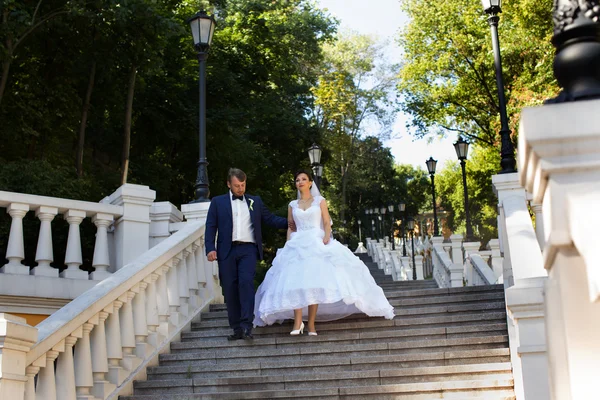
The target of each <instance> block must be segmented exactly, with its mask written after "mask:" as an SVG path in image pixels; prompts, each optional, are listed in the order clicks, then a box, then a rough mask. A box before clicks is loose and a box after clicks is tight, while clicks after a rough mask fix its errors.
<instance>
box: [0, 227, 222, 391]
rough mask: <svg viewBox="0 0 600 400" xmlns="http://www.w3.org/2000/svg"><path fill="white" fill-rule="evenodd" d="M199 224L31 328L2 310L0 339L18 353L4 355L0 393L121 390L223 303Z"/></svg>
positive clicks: (182, 232)
mask: <svg viewBox="0 0 600 400" xmlns="http://www.w3.org/2000/svg"><path fill="white" fill-rule="evenodd" d="M204 229H205V223H204V222H203V221H197V222H188V223H186V224H185V226H184V227H183V228H182V229H180V230H179V231H178V232H177V233H175V234H173V235H172V236H171V237H169V238H167V239H166V240H164V241H163V242H161V243H159V244H158V245H157V246H155V247H154V248H152V249H150V250H148V251H146V252H145V253H144V254H142V255H141V256H140V257H138V258H137V259H135V260H134V261H133V262H131V263H129V264H127V265H126V266H124V267H123V268H122V269H120V270H119V271H117V272H116V273H114V274H112V276H110V277H109V278H107V279H105V280H103V281H102V282H100V283H99V284H97V285H96V286H94V287H93V288H92V289H90V290H88V291H86V292H85V293H83V294H82V295H80V296H79V297H77V298H76V299H75V300H73V301H72V302H71V303H69V304H67V305H66V306H65V307H63V308H62V309H60V310H59V311H57V312H55V313H54V314H52V315H51V316H50V317H49V318H47V319H46V320H44V321H43V322H41V323H40V324H39V325H38V326H37V328H33V327H29V326H27V325H25V324H23V323H22V321H19V320H18V318H16V317H12V316H7V317H6V316H5V315H4V314H3V315H0V327H2V326H3V325H4V326H7V327H8V328H6V329H0V335H3V336H4V337H2V338H1V339H2V340H0V342H2V343H19V346H15V349H16V350H15V349H12V350H13V351H11V352H5V351H3V352H2V358H0V364H1V365H0V371H6V369H7V367H8V366H11V365H13V366H18V367H19V368H13V371H12V372H11V374H10V375H6V376H2V377H1V378H2V379H0V397H2V398H7V399H8V398H10V399H11V400H22V399H26V400H33V399H61V400H63V399H64V400H75V399H76V398H82V397H90V396H92V397H95V398H101V399H109V398H116V397H117V395H119V394H125V393H123V389H124V388H127V387H130V386H131V383H132V381H133V379H136V377H139V376H140V374H143V373H144V371H145V367H146V366H147V364H148V363H149V362H151V361H152V360H154V359H156V358H157V357H158V353H159V351H161V350H162V349H163V348H165V346H167V345H168V343H169V342H170V341H171V340H173V339H174V338H175V337H176V335H178V334H179V333H180V332H181V330H182V329H183V328H185V327H186V326H187V325H188V324H189V323H190V322H191V320H192V319H193V318H195V317H196V316H197V315H198V314H199V313H200V312H201V310H202V309H203V308H205V307H206V306H207V305H208V304H209V303H211V302H213V301H215V300H217V299H218V300H219V301H222V296H221V295H220V287H219V284H218V281H217V280H216V278H215V275H216V269H215V268H214V265H213V263H209V262H208V261H207V260H206V257H205V256H204V240H203V236H204ZM11 327H17V328H13V329H12V330H11V329H9V328H11ZM36 334H37V336H38V339H37V340H35V342H34V341H33V340H32V338H35V336H36ZM4 348H5V349H6V348H7V347H6V346H4ZM73 349H74V351H73ZM0 350H2V347H1V346H0ZM55 360H56V371H55ZM36 376H37V384H35V381H36ZM4 396H8V397H4Z"/></svg>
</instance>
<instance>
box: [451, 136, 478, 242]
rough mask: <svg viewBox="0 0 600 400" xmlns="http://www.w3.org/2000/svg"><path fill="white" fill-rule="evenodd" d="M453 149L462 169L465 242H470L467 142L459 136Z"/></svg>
mask: <svg viewBox="0 0 600 400" xmlns="http://www.w3.org/2000/svg"><path fill="white" fill-rule="evenodd" d="M454 150H456V156H457V157H458V159H459V160H460V168H461V169H462V180H463V193H464V198H465V219H466V222H465V224H466V225H467V235H466V237H465V242H472V241H474V237H473V227H472V226H471V215H470V214H469V193H468V191H467V172H466V168H465V165H466V163H467V153H468V151H469V142H466V141H465V140H464V139H463V138H462V137H459V138H458V141H457V142H456V143H454Z"/></svg>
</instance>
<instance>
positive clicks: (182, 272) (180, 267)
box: [175, 252, 190, 316]
mask: <svg viewBox="0 0 600 400" xmlns="http://www.w3.org/2000/svg"><path fill="white" fill-rule="evenodd" d="M175 258H177V259H178V260H179V264H177V277H178V278H179V312H180V313H181V314H182V315H184V316H187V315H188V313H189V297H190V291H189V287H188V273H187V264H186V262H185V256H184V254H183V252H182V253H180V254H178V255H177V256H176V257H175Z"/></svg>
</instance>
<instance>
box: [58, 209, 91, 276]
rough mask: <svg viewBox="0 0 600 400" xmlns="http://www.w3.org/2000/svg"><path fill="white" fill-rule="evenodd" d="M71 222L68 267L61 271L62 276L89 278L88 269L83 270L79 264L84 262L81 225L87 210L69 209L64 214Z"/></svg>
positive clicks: (67, 254)
mask: <svg viewBox="0 0 600 400" xmlns="http://www.w3.org/2000/svg"><path fill="white" fill-rule="evenodd" d="M64 218H65V219H66V220H67V222H68V223H69V238H68V241H67V253H66V255H65V264H66V265H67V269H65V270H64V271H63V272H61V273H60V276H61V278H71V279H88V273H87V271H82V270H81V269H79V266H80V265H81V263H82V262H83V258H82V257H81V234H80V231H79V225H80V224H81V221H83V219H84V218H85V211H79V210H69V211H67V212H66V213H65V214H64Z"/></svg>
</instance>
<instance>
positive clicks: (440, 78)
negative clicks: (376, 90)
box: [398, 0, 557, 146]
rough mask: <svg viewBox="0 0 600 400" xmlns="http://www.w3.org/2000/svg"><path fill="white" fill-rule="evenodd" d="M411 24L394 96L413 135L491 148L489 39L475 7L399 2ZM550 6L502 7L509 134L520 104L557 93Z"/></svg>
mask: <svg viewBox="0 0 600 400" xmlns="http://www.w3.org/2000/svg"><path fill="white" fill-rule="evenodd" d="M402 7H403V10H404V11H405V12H406V13H407V15H408V16H409V17H410V19H411V22H410V23H409V24H408V25H407V26H406V28H405V29H404V30H403V31H402V32H401V34H400V37H399V42H400V44H401V45H402V46H403V47H404V50H405V57H404V64H403V65H402V68H401V70H400V79H401V80H400V83H399V85H398V89H399V92H400V94H401V96H402V108H403V110H404V111H405V112H406V113H408V114H410V115H411V116H412V121H411V122H410V127H411V128H412V131H413V133H414V134H415V135H417V136H426V135H429V134H432V133H433V134H438V135H445V134H446V133H448V132H449V131H457V132H460V133H461V134H462V135H464V136H466V137H470V138H472V139H475V140H477V141H479V142H480V143H481V145H483V146H497V144H498V136H497V131H498V127H499V115H498V102H497V89H496V82H495V69H494V64H493V52H492V48H491V36H490V31H489V27H488V23H487V21H486V16H485V15H484V13H483V11H482V9H481V4H480V3H478V2H473V1H468V0H449V1H444V2H435V3H431V2H426V1H422V0H406V1H403V2H402ZM551 10H552V1H551V0H543V1H537V2H536V1H531V0H518V1H513V2H507V3H506V4H503V13H502V14H501V16H500V26H499V36H500V44H501V54H502V58H503V60H502V66H503V76H504V83H505V92H506V97H507V101H508V113H509V115H512V116H515V118H513V119H512V121H511V122H512V124H511V125H512V128H513V129H512V130H513V132H514V131H515V129H514V128H515V125H516V122H517V118H516V116H517V115H518V112H519V111H520V109H521V108H522V107H524V106H528V105H533V104H540V103H541V101H543V100H544V99H545V98H548V97H551V96H552V95H554V94H555V93H556V92H557V86H556V82H555V80H554V78H553V76H552V61H553V56H554V50H553V48H552V46H551V44H550V40H549V39H550V36H551V34H552V18H551V15H550V12H551Z"/></svg>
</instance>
